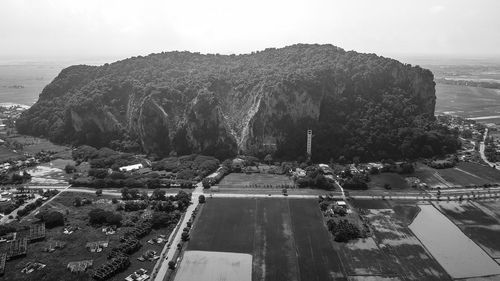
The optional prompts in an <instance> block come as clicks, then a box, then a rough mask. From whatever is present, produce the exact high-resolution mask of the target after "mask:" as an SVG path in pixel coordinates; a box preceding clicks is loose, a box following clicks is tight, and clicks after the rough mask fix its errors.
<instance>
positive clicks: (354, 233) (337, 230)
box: [327, 219, 361, 242]
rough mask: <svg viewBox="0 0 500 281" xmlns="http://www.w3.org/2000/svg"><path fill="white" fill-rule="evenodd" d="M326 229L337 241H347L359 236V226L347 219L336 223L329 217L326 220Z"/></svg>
mask: <svg viewBox="0 0 500 281" xmlns="http://www.w3.org/2000/svg"><path fill="white" fill-rule="evenodd" d="M327 225H328V229H329V230H330V232H331V233H332V234H333V235H334V236H335V241H337V242H349V240H352V239H357V238H361V231H360V230H359V228H358V227H357V226H356V225H354V224H352V223H350V222H349V221H348V220H345V219H344V220H341V221H339V222H338V223H337V222H335V220H333V219H330V220H328V221H327Z"/></svg>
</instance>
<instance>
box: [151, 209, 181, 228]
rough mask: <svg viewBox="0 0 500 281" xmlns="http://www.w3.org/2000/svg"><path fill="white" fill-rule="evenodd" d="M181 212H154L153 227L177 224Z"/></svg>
mask: <svg viewBox="0 0 500 281" xmlns="http://www.w3.org/2000/svg"><path fill="white" fill-rule="evenodd" d="M180 217H181V214H180V213H179V212H177V211H176V212H171V213H164V212H154V213H153V218H152V219H151V223H152V227H153V228H155V229H158V228H161V227H167V226H170V225H175V224H177V222H178V221H179V219H180Z"/></svg>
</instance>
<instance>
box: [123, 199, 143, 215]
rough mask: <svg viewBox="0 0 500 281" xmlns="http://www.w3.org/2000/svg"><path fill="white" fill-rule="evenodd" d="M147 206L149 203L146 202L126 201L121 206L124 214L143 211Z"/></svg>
mask: <svg viewBox="0 0 500 281" xmlns="http://www.w3.org/2000/svg"><path fill="white" fill-rule="evenodd" d="M148 206H149V203H148V202H147V201H142V200H139V201H126V202H125V203H124V206H123V210H125V212H133V211H139V210H144V209H146V208H147V207H148Z"/></svg>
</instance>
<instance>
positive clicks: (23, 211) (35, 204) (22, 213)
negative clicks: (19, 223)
mask: <svg viewBox="0 0 500 281" xmlns="http://www.w3.org/2000/svg"><path fill="white" fill-rule="evenodd" d="M42 204H43V200H42V199H41V198H38V199H36V200H35V202H33V203H29V204H28V205H26V206H25V207H24V208H22V209H19V210H18V211H17V215H18V216H20V217H24V216H26V215H27V214H29V213H30V212H31V211H33V210H34V209H36V208H38V207H40V206H42Z"/></svg>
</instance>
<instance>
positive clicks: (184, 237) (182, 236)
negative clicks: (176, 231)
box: [181, 231, 189, 242]
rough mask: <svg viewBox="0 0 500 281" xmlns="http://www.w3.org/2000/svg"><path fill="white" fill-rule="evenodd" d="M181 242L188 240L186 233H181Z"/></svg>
mask: <svg viewBox="0 0 500 281" xmlns="http://www.w3.org/2000/svg"><path fill="white" fill-rule="evenodd" d="M181 240H182V241H184V242H185V241H188V240H189V233H188V232H187V231H184V232H182V234H181Z"/></svg>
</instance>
